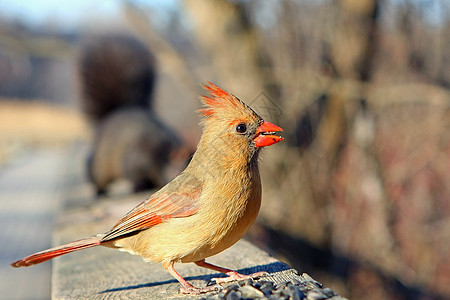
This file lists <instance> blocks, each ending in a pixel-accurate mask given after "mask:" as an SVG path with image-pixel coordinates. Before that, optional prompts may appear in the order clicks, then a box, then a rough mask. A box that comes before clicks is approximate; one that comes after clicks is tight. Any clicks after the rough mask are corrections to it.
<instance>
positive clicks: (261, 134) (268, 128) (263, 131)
mask: <svg viewBox="0 0 450 300" xmlns="http://www.w3.org/2000/svg"><path fill="white" fill-rule="evenodd" d="M277 131H283V129H282V128H281V127H279V126H277V125H274V124H272V123H269V122H266V121H264V122H263V123H262V124H261V125H259V127H258V129H257V130H256V138H254V140H253V141H255V146H256V147H257V148H258V147H264V146H270V145H273V144H276V143H278V142H281V141H282V140H284V138H282V137H281V136H277V135H274V133H275V132H277Z"/></svg>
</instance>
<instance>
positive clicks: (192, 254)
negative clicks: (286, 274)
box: [11, 81, 284, 294]
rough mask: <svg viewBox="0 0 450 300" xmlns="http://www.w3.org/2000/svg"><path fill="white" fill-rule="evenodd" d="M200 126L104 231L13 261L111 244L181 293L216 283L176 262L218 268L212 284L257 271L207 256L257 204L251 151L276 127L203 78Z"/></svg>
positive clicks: (252, 215) (240, 227)
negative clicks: (152, 186)
mask: <svg viewBox="0 0 450 300" xmlns="http://www.w3.org/2000/svg"><path fill="white" fill-rule="evenodd" d="M202 86H203V87H204V88H205V89H206V90H207V91H208V94H207V95H206V96H205V95H204V96H201V101H202V104H203V106H202V108H201V109H199V113H200V115H201V122H200V123H201V125H202V127H203V131H202V135H201V137H200V141H199V142H198V146H197V150H196V151H195V153H194V154H193V157H192V159H191V161H190V162H189V164H188V165H187V167H186V169H185V170H184V171H182V172H181V173H180V174H179V175H178V176H177V177H175V178H174V179H173V180H172V181H170V182H169V183H167V184H166V185H165V186H164V187H162V188H161V189H160V190H158V191H157V192H155V193H154V194H153V195H151V196H150V197H149V198H147V199H146V200H145V201H143V202H142V203H140V204H139V205H137V206H136V207H135V208H133V209H132V210H131V211H130V212H128V213H127V214H126V215H125V216H124V217H123V218H122V219H121V220H119V222H117V223H116V224H115V225H114V226H113V227H112V228H111V229H110V230H109V231H107V232H106V233H103V234H98V235H96V236H93V237H89V238H85V239H81V240H78V241H74V242H71V243H68V244H65V245H62V246H59V247H55V248H51V249H48V250H44V251H41V252H38V253H35V254H32V255H30V256H27V257H25V258H23V259H21V260H18V261H16V262H13V263H12V264H11V266H12V267H16V268H17V267H26V266H30V265H34V264H39V263H41V262H44V261H47V260H49V259H52V258H54V257H57V256H60V255H63V254H67V253H70V252H73V251H77V250H81V249H85V248H90V247H94V246H106V247H111V248H116V249H119V250H121V251H125V252H128V253H130V254H134V255H139V256H141V257H142V258H143V259H144V261H146V262H153V263H162V266H163V268H164V269H165V270H167V271H168V272H169V273H170V274H171V275H172V276H173V277H175V278H176V279H177V280H178V281H179V282H180V284H181V285H182V287H181V288H180V292H181V293H183V294H200V293H207V292H210V291H212V290H216V289H217V286H216V287H215V286H207V287H203V288H200V287H195V286H193V285H192V284H191V283H189V282H187V281H186V280H185V279H184V278H183V277H182V276H181V275H180V274H179V273H178V272H177V271H176V270H175V268H174V264H175V263H191V262H193V263H195V264H196V265H197V266H199V267H204V268H208V269H212V270H214V271H217V272H221V273H225V274H226V275H228V277H221V278H215V279H214V280H215V282H216V284H219V283H223V282H231V281H234V280H240V279H247V278H257V277H261V276H264V275H267V273H265V272H258V273H254V274H249V275H244V274H240V273H238V272H236V271H234V270H231V269H227V268H224V267H220V266H216V265H213V264H210V263H207V262H206V260H205V259H206V258H208V257H210V256H213V255H216V254H218V253H220V252H222V251H223V250H225V249H227V248H229V247H230V246H232V245H233V244H235V243H236V242H237V241H239V240H240V239H241V238H242V237H243V236H244V234H245V233H246V232H247V231H248V229H249V228H250V227H251V225H252V224H253V223H254V221H255V219H256V217H257V215H258V212H259V209H260V206H261V194H262V189H261V179H260V174H259V168H258V157H259V153H260V150H261V149H262V148H263V147H266V146H270V145H273V144H276V143H278V142H280V141H282V140H283V139H284V138H283V137H281V136H279V135H277V134H276V133H277V132H280V131H283V129H282V128H281V127H279V126H277V125H274V124H272V123H269V122H267V121H264V120H263V118H261V117H260V116H259V115H258V114H257V113H256V112H255V111H253V110H252V109H251V108H250V107H249V106H248V105H247V104H245V103H244V102H243V101H241V100H240V99H238V98H237V97H236V96H234V95H233V94H231V93H229V92H228V91H225V90H223V89H222V88H220V87H218V86H217V85H215V84H213V83H211V82H209V81H208V82H206V83H205V84H203V85H202Z"/></svg>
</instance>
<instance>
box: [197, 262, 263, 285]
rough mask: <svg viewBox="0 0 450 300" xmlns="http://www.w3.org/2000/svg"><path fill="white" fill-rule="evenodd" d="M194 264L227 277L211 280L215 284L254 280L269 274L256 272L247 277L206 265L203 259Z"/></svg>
mask: <svg viewBox="0 0 450 300" xmlns="http://www.w3.org/2000/svg"><path fill="white" fill-rule="evenodd" d="M195 264H196V265H197V266H199V267H203V268H207V269H211V270H214V271H217V272H220V273H224V274H227V275H228V277H220V278H213V279H211V280H214V281H215V282H216V283H224V282H230V281H235V280H241V279H249V278H256V277H261V276H266V275H268V274H269V273H267V272H257V273H253V274H249V275H244V274H240V273H238V272H236V271H233V270H230V269H227V268H222V267H219V266H216V265H213V264H210V263H207V262H206V261H205V260H204V259H203V260H200V261H196V262H195Z"/></svg>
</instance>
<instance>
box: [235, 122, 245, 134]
mask: <svg viewBox="0 0 450 300" xmlns="http://www.w3.org/2000/svg"><path fill="white" fill-rule="evenodd" d="M236 131H237V132H239V133H245V132H246V131H247V125H245V124H244V123H241V124H239V125H238V126H236Z"/></svg>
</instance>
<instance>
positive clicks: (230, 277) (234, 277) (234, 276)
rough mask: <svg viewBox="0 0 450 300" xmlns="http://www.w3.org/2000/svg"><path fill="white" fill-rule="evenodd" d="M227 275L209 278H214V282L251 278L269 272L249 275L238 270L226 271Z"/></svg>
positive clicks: (265, 274)
mask: <svg viewBox="0 0 450 300" xmlns="http://www.w3.org/2000/svg"><path fill="white" fill-rule="evenodd" d="M227 275H228V277H218V278H212V279H211V280H214V281H215V282H216V283H226V282H231V281H236V280H242V279H253V278H257V277H262V276H267V275H269V273H267V272H257V273H253V274H249V275H244V274H240V273H238V272H235V271H233V272H228V273H227Z"/></svg>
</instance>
